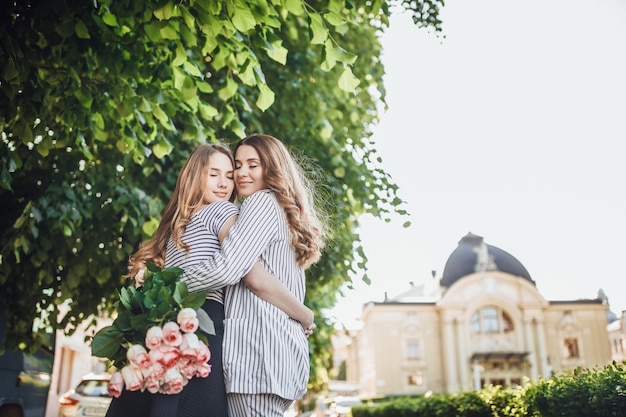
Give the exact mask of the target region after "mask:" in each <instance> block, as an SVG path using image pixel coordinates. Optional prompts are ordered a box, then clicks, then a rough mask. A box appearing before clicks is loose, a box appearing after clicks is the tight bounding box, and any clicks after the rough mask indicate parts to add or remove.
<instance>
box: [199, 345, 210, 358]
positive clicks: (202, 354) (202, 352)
mask: <svg viewBox="0 0 626 417" xmlns="http://www.w3.org/2000/svg"><path fill="white" fill-rule="evenodd" d="M209 359H211V351H210V350H209V347H208V346H207V345H205V344H204V343H200V344H199V347H198V359H197V361H198V362H200V363H204V362H208V361H209Z"/></svg>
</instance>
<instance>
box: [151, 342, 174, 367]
mask: <svg viewBox="0 0 626 417" xmlns="http://www.w3.org/2000/svg"><path fill="white" fill-rule="evenodd" d="M179 357H180V351H179V350H178V348H175V347H172V346H167V345H163V346H161V347H160V348H158V349H153V350H151V351H150V359H151V360H152V363H153V364H154V363H158V364H161V365H162V366H164V367H165V368H166V369H169V368H172V367H173V366H175V365H176V363H177V362H178V359H179Z"/></svg>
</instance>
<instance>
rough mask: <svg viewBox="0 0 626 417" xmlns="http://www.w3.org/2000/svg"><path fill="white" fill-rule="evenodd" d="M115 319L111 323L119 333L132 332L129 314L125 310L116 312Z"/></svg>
mask: <svg viewBox="0 0 626 417" xmlns="http://www.w3.org/2000/svg"><path fill="white" fill-rule="evenodd" d="M117 314H118V315H117V318H116V319H115V321H114V322H113V326H114V327H117V329H118V330H119V331H120V332H128V331H132V330H133V328H132V325H131V324H130V318H131V313H130V312H129V311H127V310H124V311H118V313H117Z"/></svg>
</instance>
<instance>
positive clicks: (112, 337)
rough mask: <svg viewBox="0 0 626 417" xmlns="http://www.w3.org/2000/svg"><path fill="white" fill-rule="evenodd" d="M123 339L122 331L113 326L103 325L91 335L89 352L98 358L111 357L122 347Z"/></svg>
mask: <svg viewBox="0 0 626 417" xmlns="http://www.w3.org/2000/svg"><path fill="white" fill-rule="evenodd" d="M123 341H124V338H123V337H122V333H121V332H120V331H119V329H117V328H116V327H115V326H107V327H104V328H102V329H100V331H98V333H96V335H95V336H94V337H93V340H92V341H91V353H92V354H93V356H97V357H99V358H109V359H112V358H113V357H114V356H115V354H116V353H117V352H118V350H120V349H121V348H122V342H123Z"/></svg>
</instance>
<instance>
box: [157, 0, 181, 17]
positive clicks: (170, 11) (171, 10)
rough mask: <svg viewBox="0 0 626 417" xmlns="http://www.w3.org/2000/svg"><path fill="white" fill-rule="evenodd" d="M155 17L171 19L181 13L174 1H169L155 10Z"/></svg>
mask: <svg viewBox="0 0 626 417" xmlns="http://www.w3.org/2000/svg"><path fill="white" fill-rule="evenodd" d="M153 13H154V17H156V18H157V19H159V20H169V19H171V18H172V17H174V16H179V15H180V13H178V11H177V10H176V8H175V6H174V3H173V2H171V1H168V2H167V3H165V4H164V5H163V6H162V7H160V8H158V9H156V10H155V11H154V12H153Z"/></svg>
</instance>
